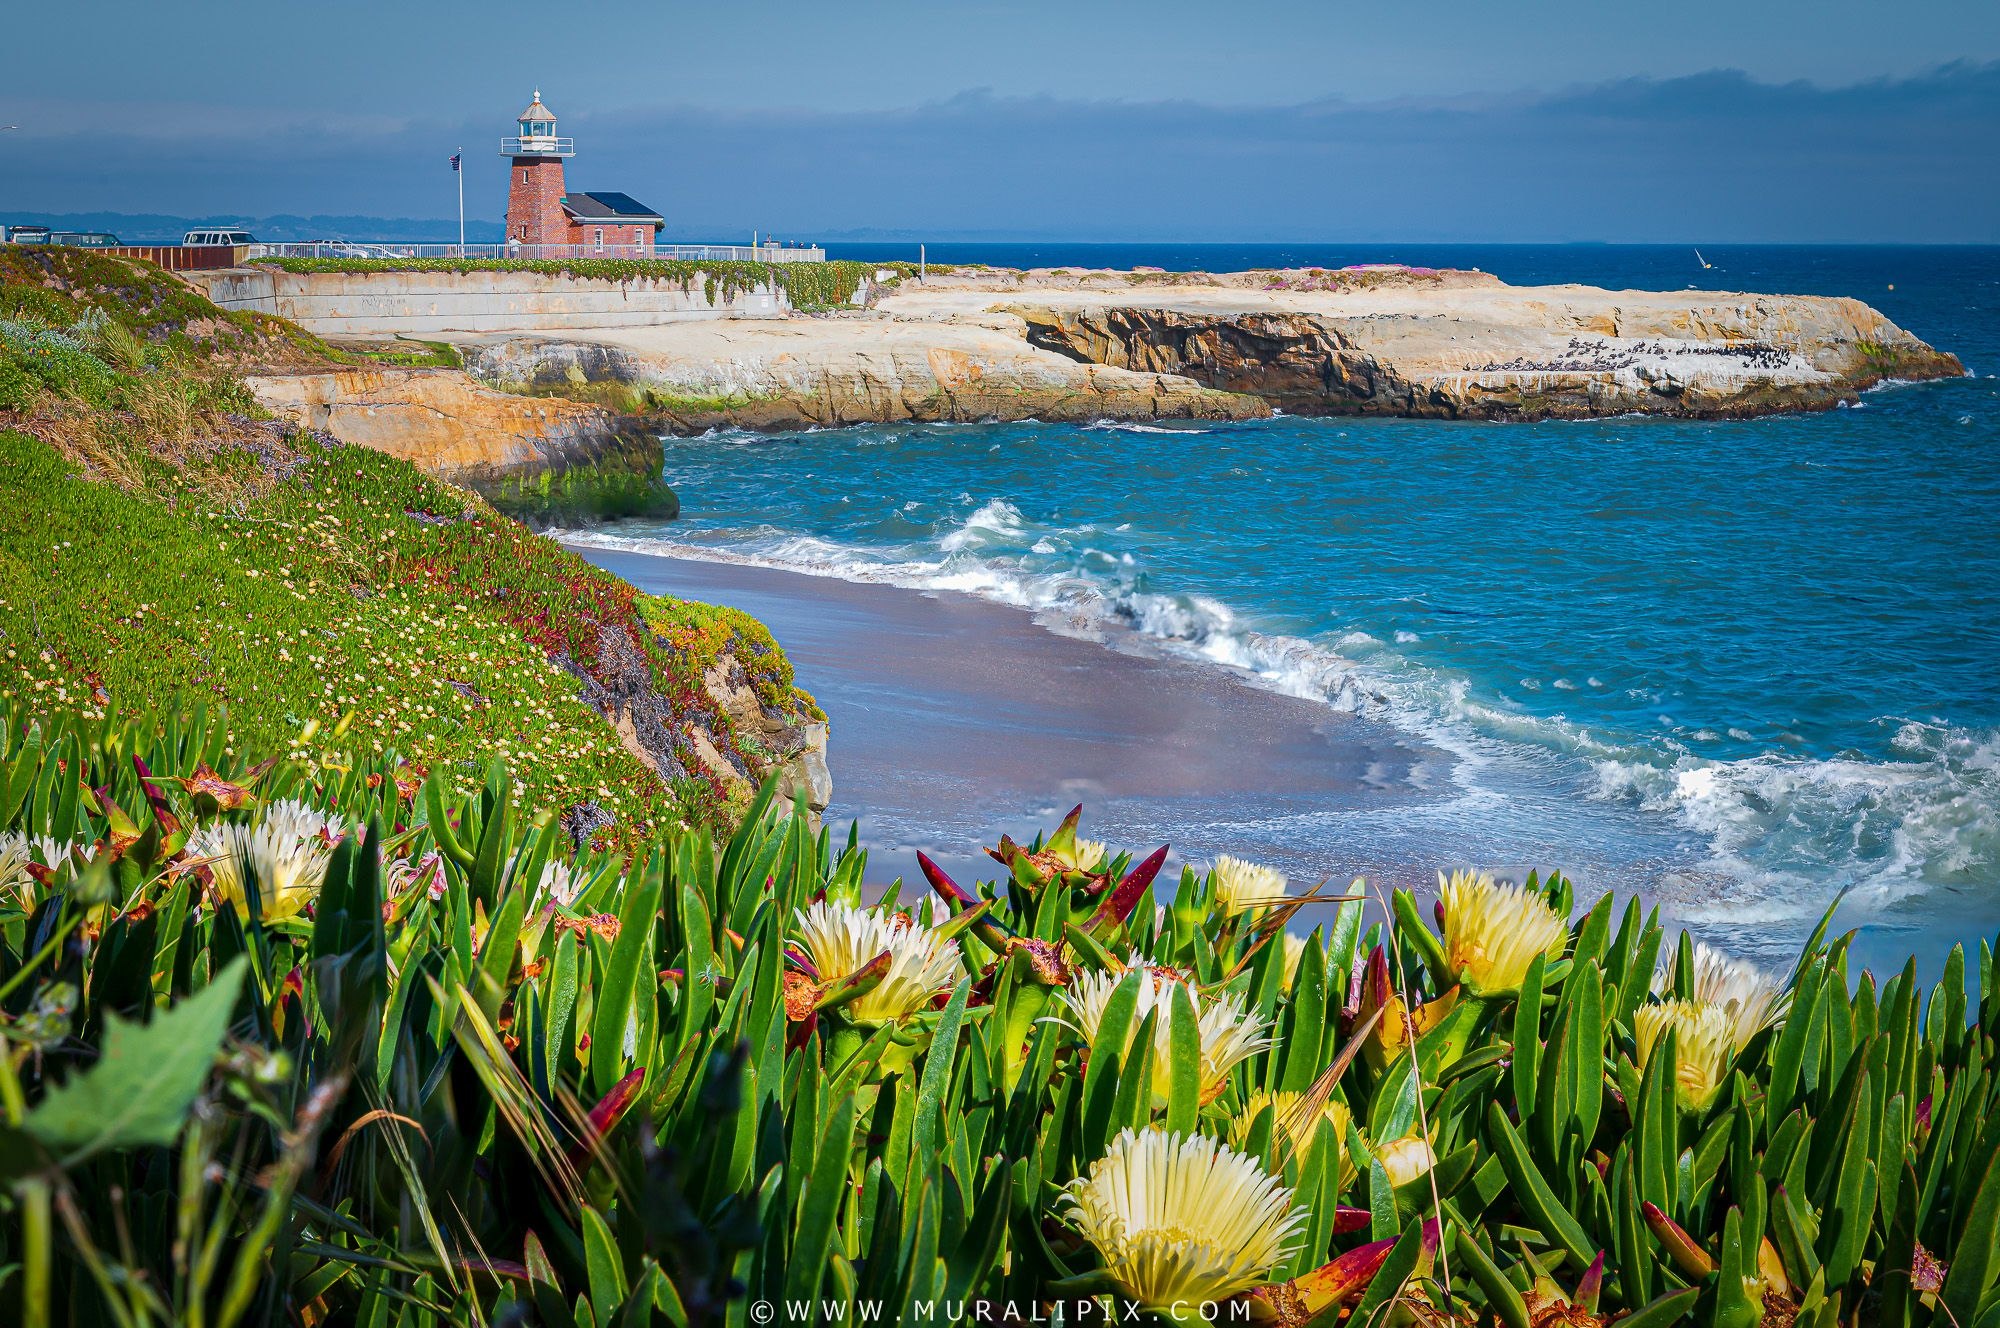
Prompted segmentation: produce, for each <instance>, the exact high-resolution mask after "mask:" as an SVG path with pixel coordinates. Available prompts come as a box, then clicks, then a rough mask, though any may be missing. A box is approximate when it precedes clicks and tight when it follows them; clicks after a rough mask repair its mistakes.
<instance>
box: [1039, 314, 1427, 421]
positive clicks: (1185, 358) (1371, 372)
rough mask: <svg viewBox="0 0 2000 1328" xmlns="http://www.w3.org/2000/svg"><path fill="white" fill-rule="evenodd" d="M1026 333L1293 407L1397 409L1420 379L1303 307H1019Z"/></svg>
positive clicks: (1125, 365)
mask: <svg viewBox="0 0 2000 1328" xmlns="http://www.w3.org/2000/svg"><path fill="white" fill-rule="evenodd" d="M1013 312H1015V313H1018V314H1019V315H1020V316H1021V319H1022V321H1023V322H1024V323H1025V324H1026V325H1027V336H1028V343H1029V344H1030V345H1033V346H1039V347H1041V348H1042V349H1044V350H1052V351H1055V352H1056V353H1057V354H1059V355H1067V356H1069V357H1071V358H1072V359H1076V360H1081V361H1084V362H1087V363H1095V364H1109V365H1113V366H1115V367H1117V368H1121V369H1133V370H1138V371H1141V372H1146V373H1158V374H1176V375H1179V376H1181V377H1185V378H1192V379H1194V380H1195V381H1196V382H1198V383H1203V384H1206V385H1207V386H1209V387H1214V388H1219V389H1221V390H1223V391H1225V392H1241V393H1247V394H1249V395H1252V396H1256V397H1259V398H1261V399H1262V400H1264V401H1266V402H1268V403H1270V404H1271V405H1272V406H1274V407H1276V408H1277V409H1279V410H1282V411H1286V412H1288V413H1290V414H1294V415H1300V414H1312V415H1318V414H1326V413H1328V410H1329V408H1330V407H1331V406H1333V405H1335V404H1341V403H1351V404H1354V405H1364V404H1373V405H1377V406H1380V407H1382V408H1383V409H1385V410H1389V411H1393V412H1395V413H1404V409H1407V408H1408V407H1411V406H1412V405H1413V404H1414V403H1415V401H1416V398H1417V395H1418V390H1417V388H1416V387H1415V386H1414V385H1413V384H1411V383H1409V382H1408V381H1407V380H1405V379H1404V378H1403V377H1402V376H1401V375H1399V374H1396V373H1394V372H1392V371H1390V370H1389V369H1388V368H1387V367H1386V366H1384V365H1383V364H1381V363H1380V362H1379V361H1377V360H1376V359H1375V358H1374V357H1373V356H1371V355H1369V354H1368V353H1367V352H1366V351H1363V350H1360V349H1359V348H1357V347H1356V346H1354V345H1353V344H1352V343H1351V342H1350V341H1348V339H1347V338H1346V337H1344V336H1342V335H1341V333H1340V332H1339V331H1338V330H1337V329H1335V328H1332V327H1328V326H1326V325H1324V324H1323V323H1321V322H1320V321H1319V320H1318V319H1315V318H1312V317H1310V316H1308V315H1304V314H1263V313H1250V314H1233V315H1212V314H1187V313H1181V312H1178V311H1176V310H1172V309H1139V308H1110V309H1068V310H1052V309H1034V308H1027V309H1016V310H1014V311H1013Z"/></svg>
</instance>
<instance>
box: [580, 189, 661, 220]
mask: <svg viewBox="0 0 2000 1328" xmlns="http://www.w3.org/2000/svg"><path fill="white" fill-rule="evenodd" d="M562 205H563V210H564V211H565V212H567V213H569V214H570V215H571V216H572V217H575V218H576V219H577V220H578V221H653V222H659V223H660V224H662V225H664V224H666V223H665V218H663V217H661V216H660V214H659V213H657V212H655V211H653V209H651V208H649V207H647V206H646V205H645V204H644V203H641V202H640V201H639V200H638V199H636V198H634V197H632V195H630V194H564V195H563V200H562Z"/></svg>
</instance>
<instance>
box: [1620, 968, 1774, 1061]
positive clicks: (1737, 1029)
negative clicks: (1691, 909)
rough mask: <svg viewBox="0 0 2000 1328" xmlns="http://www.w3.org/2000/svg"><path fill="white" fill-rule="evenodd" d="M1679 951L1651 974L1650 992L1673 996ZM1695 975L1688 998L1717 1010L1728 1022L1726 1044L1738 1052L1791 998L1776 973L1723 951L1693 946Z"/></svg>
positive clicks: (1763, 1028)
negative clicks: (1733, 957) (1651, 990)
mask: <svg viewBox="0 0 2000 1328" xmlns="http://www.w3.org/2000/svg"><path fill="white" fill-rule="evenodd" d="M1679 959H1680V956H1679V951H1678V950H1676V952H1675V953H1674V955H1673V956H1672V957H1670V958H1669V959H1668V960H1667V962H1666V963H1665V964H1663V965H1661V967H1660V968H1659V970H1658V971H1657V972H1655V973H1654V974H1653V991H1654V993H1655V994H1656V995H1659V996H1672V995H1673V994H1674V987H1675V981H1674V979H1675V973H1674V970H1675V968H1676V967H1677V966H1678V964H1679ZM1692 967H1693V969H1694V972H1693V974H1692V975H1691V977H1690V979H1689V984H1688V985H1689V988H1690V995H1691V996H1692V997H1693V999H1695V1000H1696V1001H1699V1002H1701V1003H1702V1004H1704V1005H1714V1006H1717V1007H1720V1008H1721V1010H1722V1011H1723V1013H1724V1014H1725V1015H1727V1016H1728V1020H1729V1044H1730V1046H1731V1048H1733V1049H1734V1050H1735V1051H1737V1052H1741V1051H1742V1050H1743V1048H1744V1047H1745V1046H1747V1045H1748V1044H1749V1041H1750V1039H1751V1038H1753V1037H1755V1036H1757V1034H1759V1033H1761V1032H1763V1031H1764V1030H1765V1029H1766V1028H1769V1027H1770V1026H1771V1025H1773V1024H1775V1023H1777V1022H1778V1021H1779V1020H1780V1019H1782V1018H1783V1017H1784V1014H1785V1010H1786V1009H1787V1007H1789V1006H1790V1004H1791V999H1792V998H1791V995H1790V993H1788V992H1787V991H1786V990H1785V984H1784V982H1783V980H1782V979H1780V978H1779V977H1778V976H1777V975H1776V974H1775V973H1771V972H1768V971H1767V970H1765V969H1763V968H1760V967H1758V966H1757V965H1756V964H1753V963H1750V962H1749V961H1748V960H1744V959H1732V958H1730V957H1729V956H1728V955H1726V954H1724V953H1722V951H1720V950H1717V949H1714V948H1712V947H1710V946H1708V945H1704V944H1703V943H1702V942H1700V941H1696V942H1695V943H1694V963H1693V965H1692Z"/></svg>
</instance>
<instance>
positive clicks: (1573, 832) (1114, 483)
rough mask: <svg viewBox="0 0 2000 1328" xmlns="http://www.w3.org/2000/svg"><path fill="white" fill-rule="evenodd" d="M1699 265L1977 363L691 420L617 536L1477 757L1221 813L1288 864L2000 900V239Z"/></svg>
mask: <svg viewBox="0 0 2000 1328" xmlns="http://www.w3.org/2000/svg"><path fill="white" fill-rule="evenodd" d="M1704 253H1705V254H1706V256H1707V257H1708V258H1709V259H1710V261H1712V262H1715V263H1716V264H1717V267H1718V269H1719V271H1715V272H1708V273H1702V274H1700V275H1701V276H1702V277H1703V278H1704V279H1705V280H1704V284H1710V285H1724V286H1727V287H1729V288H1734V289H1752V290H1773V291H1804V292H1822V293H1840V294H1853V295H1857V296H1860V297H1862V298H1865V299H1867V300H1869V301H1870V302H1871V303H1874V304H1876V305H1877V307H1879V308H1881V309H1883V311H1884V312H1885V313H1887V314H1889V315H1890V316H1891V317H1892V318H1895V319H1896V320H1897V321H1898V322H1899V323H1901V324H1902V325H1903V326H1905V327H1907V328H1909V329H1910V330H1912V331H1913V332H1915V333H1916V334H1918V335H1919V336H1922V337H1924V338H1925V339H1926V340H1929V341H1931V342H1932V343H1933V344H1934V345H1938V346H1940V347H1942V348H1944V349H1947V350H1951V351H1954V352H1956V353H1958V354H1959V355H1960V356H1961V357H1962V358H1963V359H1964V360H1965V361H1966V363H1967V365H1968V366H1969V367H1970V368H1971V369H1972V370H1973V371H1974V373H1975V374H1976V375H1977V376H1976V377H1973V378H1968V379H1963V380H1956V381H1951V382H1944V383H1935V384H1923V385H1892V386H1887V387H1884V388H1881V389H1878V390H1876V391H1874V392H1871V393H1869V394H1867V396H1866V397H1865V399H1864V400H1863V402H1862V404H1861V405H1860V406H1858V407H1856V408H1853V409H1843V410H1837V411H1831V412H1827V413H1824V414H1817V415H1806V416H1790V417H1783V418H1774V419H1768V420H1762V421H1755V422H1747V423H1718V424H1706V423H1686V422H1670V421H1656V420H1646V419H1639V418H1620V419H1613V420H1606V421H1601V422H1593V423H1550V424H1452V423H1436V422H1419V421H1405V420H1312V419H1290V418H1287V419H1277V420H1271V421H1261V422H1255V423H1247V424H1237V425H1225V426H1200V427H1189V428H1166V427H1150V426H1129V425H1128V426H1090V427H1070V426H1052V425H1042V424H1033V423H1030V424H1014V425H978V426H908V427H893V428H861V429H846V430H834V431H826V432H818V433H812V434H804V435H793V436H769V437H766V436H761V435H754V434H746V433H731V434H722V435H714V436H710V437H706V438H700V439H685V440H669V442H668V444H667V449H668V450H667V478H668V479H669V481H670V482H671V483H672V484H673V485H674V487H675V488H676V490H677V491H678V492H679V494H680V496H681V501H682V504H683V511H684V517H683V519H682V520H680V521H677V522H674V523H672V524H671V525H669V526H663V527H659V528H646V527H633V526H630V525H626V526H622V527H620V528H619V531H618V533H619V534H620V535H621V536H624V537H627V538H638V539H641V540H645V539H649V538H657V539H661V540H665V541H670V542H671V543H672V544H674V545H676V546H680V547H683V548H686V547H693V548H696V549H700V550H705V551H708V552H713V553H720V554H726V555H732V556H748V557H752V558H755V559H757V560H759V561H765V562H769V563H772V564H776V565H780V566H789V567H799V568H804V569H807V570H812V571H817V572H820V573H824V574H830V575H838V576H847V577H852V578H856V579H868V580H888V581H895V582H899V583H903V584H909V585H916V586H926V587H946V588H956V589H960V590H966V591H971V592H973V593H977V594H981V595H986V596H989V597H992V598H995V599H999V600H1003V601H1006V602H1010V603H1015V604H1019V605H1022V606H1025V607H1028V608H1032V609H1035V610H1037V611H1038V612H1040V613H1042V614H1043V615H1044V616H1045V617H1046V618H1047V619H1048V620H1049V621H1052V622H1055V623H1058V624H1059V625H1061V626H1062V628H1063V629H1064V630H1070V631H1083V632H1086V633H1090V632H1104V633H1114V634H1115V633H1120V632H1123V631H1125V630H1128V629H1129V630H1132V631H1136V632H1137V633H1139V634H1140V636H1141V637H1142V638H1143V639H1145V640H1147V641H1148V642H1150V643H1151V644H1152V645H1153V647H1154V648H1156V649H1158V650H1161V651H1164V652H1167V653H1171V654H1182V655H1186V656H1188V657H1190V658H1193V659H1200V660H1206V661H1209V662H1212V663H1214V664H1216V665H1220V666H1223V667H1229V668H1234V669H1237V670H1239V671H1241V672H1242V673H1243V675H1244V676H1245V679H1246V681H1248V682H1252V683H1254V684H1255V685H1265V686H1273V687H1279V688H1282V689H1284V690H1286V691H1290V692H1294V693H1297V694H1301V695H1306V696H1311V697H1315V698H1319V699H1323V700H1324V701H1325V703H1326V704H1327V705H1329V706H1330V707H1334V708H1336V709H1339V710H1344V711H1350V712H1354V713H1357V714H1360V715H1364V716H1368V717H1371V718H1373V719H1375V720H1379V721H1383V722H1386V723H1390V724H1393V725H1395V726H1397V727H1398V728H1402V729H1406V730H1409V731H1411V732H1413V733H1416V734H1419V735H1422V736H1423V737H1424V738H1425V739H1426V740H1427V741H1429V742H1432V743H1435V744H1437V745H1439V746H1442V747H1444V748H1446V749H1447V750H1449V751H1451V752H1453V753H1455V754H1456V756H1457V757H1458V760H1457V761H1456V762H1455V763H1454V766H1453V773H1452V779H1453V780H1454V781H1455V785H1456V787H1455V788H1454V789H1453V790H1451V791H1450V792H1451V796H1449V797H1445V798H1441V799H1438V800H1436V801H1435V802H1434V803H1433V804H1432V805H1431V806H1430V808H1429V809H1428V810H1425V811H1420V812H1418V813H1416V814H1414V815H1399V816H1398V817H1397V818H1395V819H1394V823H1390V821H1389V818H1376V817H1371V816H1369V815H1367V814H1363V813H1354V812H1330V813H1328V814H1327V815H1326V816H1324V817H1315V816H1312V815H1306V816H1301V817H1292V818H1288V819H1287V820H1286V821H1285V822H1284V823H1282V824H1278V823H1260V824H1254V825H1240V826H1236V827H1234V829H1236V830H1237V831H1238V832H1239V834H1240V835H1241V836H1243V837H1247V838H1249V839H1250V840H1252V841H1263V842H1266V843H1268V844H1270V845H1272V846H1273V847H1274V848H1283V847H1285V846H1291V847H1293V848H1296V847H1297V846H1299V845H1301V844H1308V843H1314V842H1324V841H1330V840H1338V842H1339V843H1340V844H1341V845H1342V851H1343V853H1344V854H1345V855H1346V858H1344V859H1343V860H1348V859H1351V860H1353V861H1355V862H1358V863H1369V862H1378V861H1380V862H1387V861H1392V860H1393V861H1399V862H1459V861H1466V862H1474V863H1482V864H1487V865H1498V866H1505V865H1510V864H1531V863H1548V862H1561V863H1564V864H1568V865H1571V866H1572V867H1575V868H1578V869H1579V870H1581V871H1583V872H1584V873H1586V874H1589V875H1593V876H1595V877H1596V878H1598V880H1599V881H1600V882H1601V883H1603V884H1612V883H1625V884H1637V885H1643V886H1645V887H1647V888H1649V889H1650V890H1652V891H1653V892H1655V893H1656V894H1659V895H1661V896H1663V897H1665V898H1667V899H1668V900H1669V901H1670V902H1672V903H1673V904H1674V905H1675V906H1676V908H1677V909H1678V911H1679V912H1680V913H1681V914H1682V915H1683V916H1684V917H1685V918H1687V919H1689V920H1691V921H1693V922H1695V923H1696V924H1697V925H1706V926H1708V927H1709V928H1711V929H1730V928H1746V929H1750V930H1751V931H1752V932H1754V933H1755V934H1756V935H1757V936H1766V935H1768V936H1769V937H1770V938H1771V940H1772V943H1773V944H1774V945H1777V944H1789V943H1791V942H1792V941H1793V940H1794V939H1795V937H1796V933H1797V930H1798V929H1799V928H1800V927H1801V926H1802V925H1803V922H1804V920H1805V919H1807V918H1809V917H1812V916H1816V914H1817V911H1818V909H1819V908H1821V907H1823V905H1824V903H1825V901H1826V900H1827V899H1829V898H1830V897H1831V896H1832V895H1833V894H1834V893H1835V892H1836V891H1839V890H1842V889H1847V890H1850V891H1851V892H1852V893H1851V902H1852V905H1853V907H1855V908H1857V909H1859V910H1862V911H1864V912H1865V913H1868V914H1870V915H1872V916H1873V917H1875V918H1877V919H1879V920H1881V921H1883V922H1886V923H1889V924H1891V925H1894V924H1895V923H1896V922H1897V921H1898V920H1899V919H1901V920H1905V921H1919V920H1930V919H1932V918H1933V917H1934V915H1936V914H1937V913H1938V912H1939V910H1940V909H1945V910H1947V911H1949V910H1957V913H1956V914H1952V915H1951V916H1956V917H1958V918H1959V919H1960V921H1959V922H1958V923H1956V924H1954V925H1959V926H1962V927H1963V928H1964V929H1966V930H1971V929H1974V928H1975V927H1983V926H1987V925H1989V924H1990V921H1991V920H1992V919H1993V918H1994V917H1996V916H2000V544H1996V541H1995V538H1994V526H1995V517H1996V515H2000V447H1997V446H1996V444H2000V380H1996V379H1994V378H1993V377H1992V376H1991V375H1992V374H1993V373H1994V371H1995V370H1996V369H2000V250H1993V249H1983V250H1967V249H1929V250H1896V249H1853V250H1834V249H1775V248H1774V249H1765V250H1719V251H1707V250H1705V251H1704ZM980 255H981V256H985V257H988V258H991V259H993V261H999V262H1016V263H1019V262H1023V261H1036V262H1045V263H1068V264H1079V263H1084V262H1098V263H1104V264H1116V265H1131V264H1138V263H1146V264H1151V265H1155V266H1162V267H1189V266H1206V267H1211V268H1218V269H1220V268H1225V267H1241V266H1251V265H1263V264H1266V263H1271V262H1285V261H1289V262H1295V263H1300V262H1303V263H1325V264H1332V263H1337V262H1350V261H1375V260H1379V259H1384V258H1390V257H1393V258H1396V259H1399V260H1401V261H1409V262H1427V263H1431V264H1435V265H1460V266H1481V267H1484V268H1487V269H1488V270H1491V271H1496V272H1498V273H1500V274H1501V275H1502V276H1503V277H1505V278H1507V279H1510V280H1513V281H1516V282H1522V283H1528V282H1537V281H1548V280H1556V279H1564V280H1577V281H1586V282H1590V283H1593V284H1604V285H1613V286H1647V287H1655V288H1658V287H1672V286H1677V285H1685V284H1688V283H1689V282H1690V281H1692V280H1694V279H1695V276H1696V273H1695V272H1694V271H1693V270H1692V259H1691V256H1689V255H1688V254H1687V253H1686V251H1683V250H1652V249H1614V248H1601V247H1599V248H1571V247H1565V248H1549V249H1526V248H1523V249H1512V248H1508V249H1497V248H1496V249H1482V250H1465V249H1453V248H1450V247H1422V246H1412V247H1408V248H1399V249H1393V250H1391V249H1387V248H1384V247H1366V248H1355V249H1316V250H1315V249H1298V250H1293V251H1289V252H1286V251H1281V250H1272V249H1265V248H1259V249H1244V250H1225V251H1221V252H1217V251H1214V250H1209V251H1207V252H1205V253H1204V252H1194V253H1189V252H1186V251H1170V250H1165V249H1161V248H1154V247H1132V248H1122V249H1117V248H1110V247H1105V248H1099V247H1096V246H1068V247H1055V246H1048V247H1044V248H1042V249H1041V250H1040V251H1038V252H1035V253H1034V254H1033V255H1032V257H1030V256H1029V255H1028V254H1027V253H1026V252H1024V251H1011V252H1010V251H1009V250H1008V247H1006V246H984V247H982V248H981V249H980ZM871 256H874V255H871ZM883 256H886V255H883ZM952 256H953V255H952V254H950V253H949V252H939V251H938V250H937V249H935V248H934V249H933V251H932V257H933V258H936V259H939V260H949V259H950V258H951V257H952ZM958 256H960V257H972V256H974V255H972V254H963V255H958ZM1892 283H1893V286H1894V289H1893V290H1891V289H1889V287H1890V286H1891V284H1892ZM1212 810H1213V815H1214V818H1215V824H1217V825H1224V824H1227V823H1228V818H1229V816H1230V811H1229V809H1227V808H1223V807H1217V808H1215V809H1212ZM1253 847H1254V844H1253ZM1606 878H1610V879H1606Z"/></svg>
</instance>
